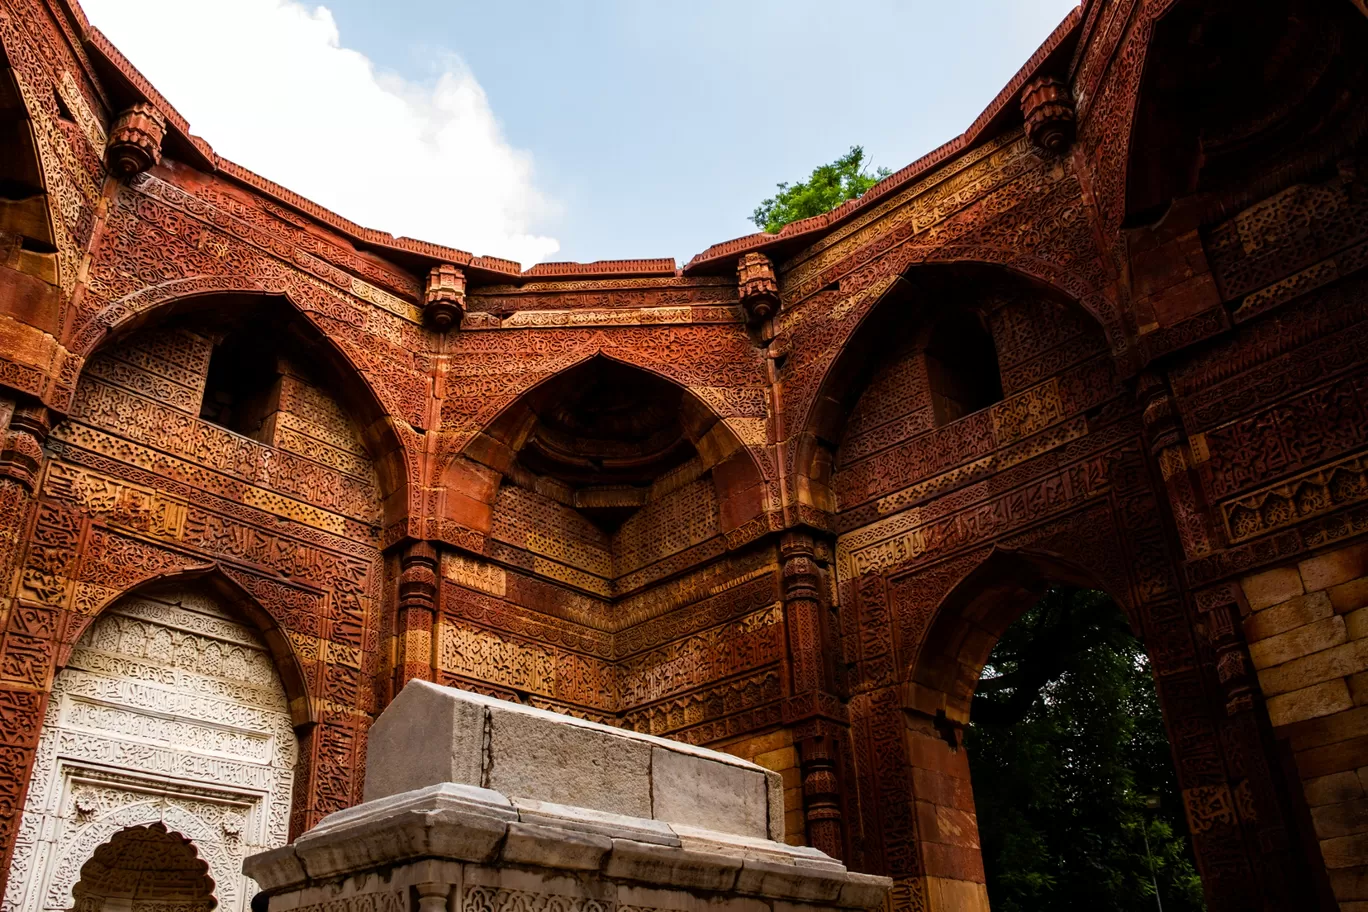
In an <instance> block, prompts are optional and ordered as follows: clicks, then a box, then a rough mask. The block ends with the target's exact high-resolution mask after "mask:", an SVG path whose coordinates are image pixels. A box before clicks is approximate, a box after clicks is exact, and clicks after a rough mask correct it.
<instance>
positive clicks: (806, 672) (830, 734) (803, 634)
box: [779, 532, 847, 858]
mask: <svg viewBox="0 0 1368 912" xmlns="http://www.w3.org/2000/svg"><path fill="white" fill-rule="evenodd" d="M779 557H780V561H781V569H782V580H783V587H784V588H783V591H784V619H785V624H786V625H787V629H788V641H789V655H790V657H791V669H792V691H793V696H791V697H790V698H789V699H788V700H787V701H785V705H784V721H785V722H786V723H789V724H791V725H793V726H794V728H793V734H794V739H795V741H797V744H798V760H799V766H800V770H801V772H802V777H803V815H804V818H805V820H806V825H807V839H808V844H809V845H812V846H815V847H816V848H819V849H821V850H822V851H823V852H826V853H827V854H828V855H832V856H833V857H838V858H839V857H843V856H844V855H845V829H844V824H843V822H842V810H841V808H842V788H841V777H840V767H839V748H838V745H839V744H840V743H841V742H842V741H844V740H845V737H846V734H845V732H846V728H847V714H846V708H845V704H844V703H842V702H841V700H840V698H839V697H837V696H836V694H835V693H834V691H835V689H836V682H835V676H834V668H835V663H834V661H833V660H832V656H831V651H830V650H831V640H832V637H831V631H830V630H829V629H828V623H827V618H826V616H825V615H826V611H827V608H826V602H827V600H826V597H825V594H824V591H823V590H824V579H823V572H822V567H823V564H824V563H825V562H826V561H827V560H829V558H830V549H829V548H828V547H827V545H826V543H825V542H822V541H816V540H814V539H813V537H812V536H811V535H809V534H807V533H805V532H787V533H785V534H784V537H783V538H782V539H781V540H780V543H779Z"/></svg>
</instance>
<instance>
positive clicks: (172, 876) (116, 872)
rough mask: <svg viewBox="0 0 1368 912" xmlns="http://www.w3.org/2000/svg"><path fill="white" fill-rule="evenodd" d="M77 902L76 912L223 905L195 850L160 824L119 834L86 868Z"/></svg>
mask: <svg viewBox="0 0 1368 912" xmlns="http://www.w3.org/2000/svg"><path fill="white" fill-rule="evenodd" d="M72 896H73V898H74V899H75V900H76V905H75V910H76V912H133V910H137V912H210V910H211V909H213V908H214V906H215V905H216V904H217V902H218V900H217V899H216V898H215V897H214V879H213V878H212V877H210V876H209V865H207V864H205V862H204V861H203V860H202V859H201V858H200V857H199V854H198V853H197V852H196V851H195V846H194V844H193V843H191V842H190V840H188V839H186V838H185V837H184V836H182V835H180V834H179V833H175V832H171V831H169V830H167V828H166V826H165V825H163V824H160V823H154V824H151V825H149V826H138V827H127V828H125V829H122V830H120V831H119V832H117V833H115V834H114V836H113V837H112V838H111V839H110V840H109V841H108V842H106V843H105V844H104V845H102V846H100V847H99V848H98V849H96V850H95V854H94V855H92V856H91V858H90V860H89V861H87V862H86V863H85V864H84V865H82V866H81V879H80V880H79V881H77V883H76V886H75V888H74V889H73V890H72Z"/></svg>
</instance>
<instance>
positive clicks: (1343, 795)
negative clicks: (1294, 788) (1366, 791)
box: [1305, 772, 1363, 808]
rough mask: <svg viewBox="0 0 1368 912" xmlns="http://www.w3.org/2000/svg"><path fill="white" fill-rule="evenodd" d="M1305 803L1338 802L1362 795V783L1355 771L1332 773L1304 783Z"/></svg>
mask: <svg viewBox="0 0 1368 912" xmlns="http://www.w3.org/2000/svg"><path fill="white" fill-rule="evenodd" d="M1305 788H1306V803H1307V804H1308V805H1310V806H1311V807H1313V808H1314V807H1320V806H1321V805H1325V804H1338V803H1339V802H1342V801H1353V800H1355V799H1358V798H1362V797H1363V783H1362V782H1360V781H1359V778H1358V775H1357V774H1356V773H1349V772H1345V773H1332V774H1330V775H1329V776H1320V777H1318V778H1316V779H1309V780H1307V782H1306V783H1305Z"/></svg>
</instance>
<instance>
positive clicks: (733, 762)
mask: <svg viewBox="0 0 1368 912" xmlns="http://www.w3.org/2000/svg"><path fill="white" fill-rule="evenodd" d="M776 753H782V754H784V756H787V757H788V758H789V760H790V761H791V762H792V763H796V762H797V755H796V754H795V753H794V750H793V748H792V747H783V748H780V749H779V750H778V751H777V752H776ZM442 782H457V783H463V784H466V785H476V786H479V785H483V786H485V787H487V788H490V789H493V790H495V791H496V792H499V793H501V794H504V795H508V796H510V797H511V798H512V799H513V800H514V802H515V803H516V804H517V805H518V806H519V808H520V809H521V810H522V811H523V812H525V813H526V814H527V815H528V818H529V819H530V820H531V821H532V822H535V823H544V822H551V823H557V822H560V821H563V820H565V819H566V815H567V814H568V813H572V814H574V815H578V816H579V818H580V820H579V825H580V826H581V827H583V828H586V831H591V832H598V833H600V834H603V835H608V836H613V837H619V838H630V839H636V840H641V841H644V842H661V841H665V842H670V841H673V843H674V844H675V845H678V841H677V840H673V837H670V838H663V837H662V835H661V831H663V832H664V833H665V834H667V835H668V833H669V830H668V828H667V827H663V826H661V827H655V828H654V829H652V828H650V827H648V828H646V829H642V828H641V826H640V825H641V824H642V821H646V822H648V823H649V822H650V821H652V820H660V821H670V822H677V823H681V824H684V825H686V826H699V827H705V828H709V829H717V830H721V831H723V832H728V833H734V834H736V835H741V836H752V837H757V838H765V837H766V836H769V837H770V838H774V837H775V836H776V835H777V836H778V838H782V836H783V830H782V828H781V821H782V820H783V814H784V797H783V785H782V779H781V777H780V776H779V774H777V773H772V772H767V771H766V770H764V769H763V768H761V767H760V766H757V765H755V764H753V763H749V762H747V761H745V760H742V759H739V758H737V757H733V756H731V755H730V754H723V753H719V752H717V751H710V750H705V749H703V748H698V747H693V746H691V745H688V744H680V743H677V742H673V741H666V740H664V739H662V738H654V737H651V736H649V735H642V734H638V733H636V732H630V731H626V730H624V729H619V728H613V727H611V726H607V725H599V724H596V723H593V722H585V721H583V720H580V719H572V718H570V717H569V716H564V715H559V714H557V713H551V712H546V711H545V710H540V709H534V708H532V707H528V706H522V705H520V704H516V703H509V702H506V701H504V700H496V699H493V698H492V697H485V696H481V695H478V694H472V693H467V692H465V691H461V690H457V689H455V688H451V687H442V686H440V685H437V684H432V683H430V682H427V681H421V680H416V681H411V682H410V683H409V684H408V685H407V686H406V687H405V688H404V690H403V691H402V692H401V693H400V694H399V695H398V696H397V697H395V699H394V701H393V702H392V703H391V704H390V705H389V706H388V707H387V708H386V709H385V711H384V712H383V713H381V715H380V718H379V719H377V720H376V723H375V724H374V725H373V726H372V727H371V734H370V745H369V755H368V764H367V772H366V790H365V797H366V800H368V801H369V800H372V799H375V798H383V797H386V796H389V795H394V794H398V793H400V792H403V791H407V790H411V789H416V788H422V787H425V786H430V785H435V784H438V783H442ZM567 809H569V810H568V811H567ZM585 809H588V811H589V812H598V813H599V814H600V816H601V817H602V819H590V818H592V817H593V814H592V813H591V814H589V815H588V816H586V812H585ZM626 820H631V821H633V824H632V827H635V829H633V828H632V827H628V828H627V829H623V826H624V824H623V823H622V822H623V821H626Z"/></svg>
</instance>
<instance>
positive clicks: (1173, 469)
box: [1140, 374, 1213, 558]
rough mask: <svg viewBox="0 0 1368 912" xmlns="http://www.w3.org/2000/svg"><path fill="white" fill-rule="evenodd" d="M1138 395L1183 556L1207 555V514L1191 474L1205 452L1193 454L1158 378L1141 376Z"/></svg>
mask: <svg viewBox="0 0 1368 912" xmlns="http://www.w3.org/2000/svg"><path fill="white" fill-rule="evenodd" d="M1140 395H1141V397H1142V399H1143V401H1144V403H1145V410H1144V417H1143V421H1144V428H1145V441H1146V443H1147V444H1148V446H1149V451H1150V456H1151V457H1152V458H1153V459H1154V462H1155V465H1156V466H1158V468H1159V474H1160V477H1161V478H1162V479H1163V482H1164V489H1165V491H1166V492H1167V494H1168V501H1169V506H1170V508H1171V510H1172V512H1173V521H1174V524H1175V525H1176V526H1177V531H1178V540H1179V542H1180V543H1181V544H1182V546H1183V554H1184V555H1185V556H1186V557H1188V558H1194V557H1200V556H1202V555H1204V554H1209V553H1210V552H1211V550H1212V548H1213V536H1212V533H1211V530H1210V527H1209V524H1210V520H1209V511H1208V510H1207V507H1206V503H1205V499H1204V498H1203V497H1202V494H1201V491H1202V487H1201V481H1200V480H1199V479H1198V478H1197V477H1196V473H1195V471H1194V466H1195V465H1196V464H1197V463H1199V462H1202V461H1205V459H1206V453H1205V452H1194V451H1193V448H1192V446H1191V445H1190V444H1189V441H1188V439H1187V437H1186V435H1185V434H1184V433H1183V428H1182V424H1181V423H1180V421H1179V418H1178V410H1177V407H1176V405H1175V403H1174V401H1173V396H1172V394H1171V393H1170V392H1169V390H1168V386H1167V385H1166V384H1165V383H1164V382H1163V380H1162V379H1160V378H1159V377H1157V376H1155V375H1153V374H1146V375H1145V376H1143V377H1141V378H1140Z"/></svg>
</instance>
